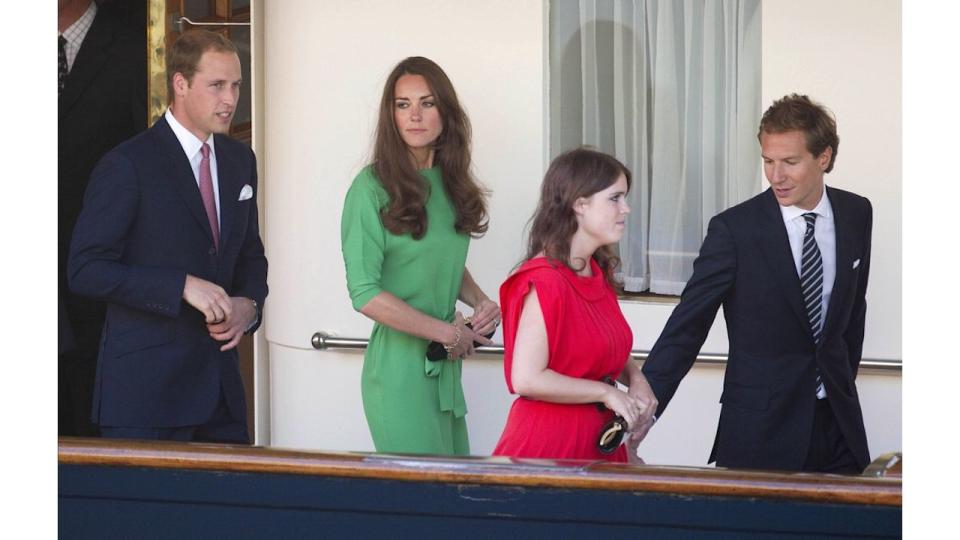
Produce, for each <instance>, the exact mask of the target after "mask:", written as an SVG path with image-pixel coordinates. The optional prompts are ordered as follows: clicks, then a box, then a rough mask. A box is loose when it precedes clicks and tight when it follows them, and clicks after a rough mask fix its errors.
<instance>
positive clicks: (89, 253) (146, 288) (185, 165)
mask: <svg viewBox="0 0 960 540" xmlns="http://www.w3.org/2000/svg"><path fill="white" fill-rule="evenodd" d="M214 148H215V151H216V153H217V171H218V177H219V183H220V224H221V225H220V251H219V252H217V251H216V250H214V248H213V236H212V233H211V231H210V225H209V222H208V221H207V217H206V214H205V212H204V209H203V202H202V200H201V198H200V190H199V189H198V187H197V182H196V180H195V177H194V175H193V171H192V170H191V168H190V163H189V161H188V160H187V157H186V155H185V154H184V152H183V149H182V147H181V146H180V143H179V141H178V140H177V138H176V136H175V135H174V133H173V131H172V130H171V129H170V126H169V125H168V124H167V122H166V120H165V119H163V118H161V119H160V120H158V121H157V123H156V124H154V125H153V127H151V128H150V129H149V130H147V131H146V132H144V133H142V134H140V135H138V136H136V137H134V138H133V139H131V140H129V141H127V142H125V143H123V144H121V145H120V146H118V147H117V148H116V149H114V150H113V151H111V152H109V153H108V154H107V155H106V156H104V158H103V159H102V160H101V161H100V163H98V164H97V167H96V169H95V170H94V172H93V176H92V178H91V181H90V186H89V187H88V188H87V194H86V197H85V198H84V205H83V211H82V212H81V214H80V218H79V219H78V220H77V226H76V229H75V230H74V236H73V242H72V244H71V249H70V261H69V274H70V287H71V289H72V290H73V291H74V292H76V293H78V294H83V295H86V296H90V297H93V298H98V299H101V300H104V301H106V302H107V304H108V305H107V318H106V322H105V324H104V330H103V338H102V342H101V347H100V355H99V360H98V365H97V381H96V388H95V394H94V405H93V419H94V421H95V422H97V423H99V424H101V425H105V426H138V427H172V426H186V425H197V424H201V423H203V422H205V421H206V420H208V419H209V417H210V414H211V413H212V412H213V409H214V407H215V406H216V404H217V400H218V398H219V396H220V390H221V388H222V389H223V392H224V394H225V396H226V399H227V403H228V406H229V408H230V410H231V412H232V413H233V416H234V418H236V419H238V420H243V419H245V418H246V414H245V407H244V397H243V384H242V382H241V379H240V372H239V369H238V365H237V364H238V360H237V352H236V349H232V350H230V351H227V352H220V350H219V348H220V346H221V343H218V342H216V341H214V340H213V339H212V338H211V337H210V335H209V334H208V332H207V328H206V325H205V324H204V318H203V315H202V314H201V313H200V312H199V311H198V310H196V309H194V308H193V307H192V306H190V305H188V304H187V303H186V302H184V301H182V294H183V286H184V282H185V279H186V275H187V274H191V275H194V276H197V277H199V278H202V279H205V280H208V281H211V282H214V283H216V284H218V285H220V286H221V287H223V288H224V289H225V290H226V291H227V293H228V294H229V295H230V296H242V297H247V298H252V299H253V300H256V302H257V303H258V305H260V306H263V302H264V299H265V298H266V296H267V282H266V279H267V260H266V258H265V257H264V254H263V244H262V242H261V240H260V231H259V226H258V223H257V203H256V197H257V196H256V193H257V172H256V160H255V157H254V155H253V152H252V151H251V150H250V149H249V148H248V147H246V146H244V145H243V144H241V143H239V142H237V141H235V140H233V139H231V138H229V137H226V136H223V135H215V141H214ZM245 185H249V186H250V187H251V188H252V190H253V196H252V197H250V198H249V199H246V200H244V201H239V200H238V199H239V197H240V193H241V190H242V189H243V187H244V186H245Z"/></svg>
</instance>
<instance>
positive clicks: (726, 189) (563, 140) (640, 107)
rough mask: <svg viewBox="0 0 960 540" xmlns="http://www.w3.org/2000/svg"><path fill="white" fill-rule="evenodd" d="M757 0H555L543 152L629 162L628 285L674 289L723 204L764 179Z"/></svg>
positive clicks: (624, 246) (624, 249) (624, 252)
mask: <svg viewBox="0 0 960 540" xmlns="http://www.w3.org/2000/svg"><path fill="white" fill-rule="evenodd" d="M759 120H760V0H554V1H553V2H551V6H550V150H551V154H552V155H554V156H555V155H557V154H559V153H561V152H563V151H565V150H568V149H570V148H574V147H576V146H580V145H584V144H586V145H592V146H595V147H597V148H599V149H600V150H602V151H605V152H608V153H610V154H613V155H615V156H616V157H617V158H618V159H620V160H621V161H623V163H624V164H625V165H626V166H627V167H629V168H630V170H631V171H632V172H633V187H632V189H631V190H630V195H629V203H630V205H631V208H632V210H633V211H632V213H631V215H630V217H629V221H628V225H627V233H626V234H625V235H624V238H623V240H622V241H621V243H620V257H621V259H622V261H623V266H622V268H621V270H622V275H621V276H620V277H621V278H622V279H623V281H624V284H625V286H626V289H627V290H628V291H645V290H649V291H650V292H653V293H659V294H672V295H678V294H680V292H681V291H682V290H683V286H684V284H685V283H686V281H687V279H689V278H690V275H691V274H692V273H693V260H694V259H695V258H696V256H697V253H698V251H699V248H700V243H701V242H702V240H703V237H704V235H705V234H706V228H707V223H708V222H709V220H710V218H711V217H713V216H714V215H715V214H717V213H718V212H720V211H722V210H724V209H726V208H728V207H730V206H732V205H734V204H736V203H738V202H741V201H743V200H745V199H747V198H749V197H750V196H752V195H755V194H756V193H758V192H759V191H760V188H761V184H762V181H761V176H760V151H759V146H758V144H757V139H756V129H757V125H758V124H759Z"/></svg>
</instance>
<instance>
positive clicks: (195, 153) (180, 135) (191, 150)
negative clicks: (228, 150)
mask: <svg viewBox="0 0 960 540" xmlns="http://www.w3.org/2000/svg"><path fill="white" fill-rule="evenodd" d="M163 116H164V118H166V119H167V123H168V124H170V129H172V130H173V134H174V135H176V136H177V140H178V141H180V146H181V147H182V148H183V153H184V154H186V155H187V159H188V160H190V168H191V169H193V179H194V180H195V181H196V182H197V189H199V188H200V160H201V159H203V154H202V153H201V152H200V148H202V147H203V143H204V142H206V143H207V144H209V145H210V177H211V178H212V179H213V199H214V202H216V205H217V225H218V226H219V225H220V181H219V179H218V177H217V150H216V148H215V147H214V146H213V134H212V133H211V134H210V136H209V137H207V140H206V141H201V140H200V139H198V138H197V137H196V135H194V134H193V133H190V131H189V130H187V128H185V127H183V125H182V124H181V123H180V122H177V119H176V118H175V117H174V116H173V113H172V112H170V109H167V112H166V113H164V115H163ZM221 228H222V227H221Z"/></svg>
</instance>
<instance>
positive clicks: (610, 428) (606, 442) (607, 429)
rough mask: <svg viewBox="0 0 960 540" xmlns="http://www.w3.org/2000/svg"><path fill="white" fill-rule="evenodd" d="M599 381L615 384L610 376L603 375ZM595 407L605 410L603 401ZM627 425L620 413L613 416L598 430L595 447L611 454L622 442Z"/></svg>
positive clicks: (603, 452)
mask: <svg viewBox="0 0 960 540" xmlns="http://www.w3.org/2000/svg"><path fill="white" fill-rule="evenodd" d="M600 382H603V383H606V384H609V385H610V386H616V385H617V383H616V382H614V380H613V379H612V378H610V377H604V378H603V380H602V381H600ZM597 408H598V409H600V410H601V411H605V410H607V408H606V406H604V404H603V403H597ZM628 427H629V426H628V425H627V421H626V420H624V419H623V417H622V416H620V415H617V416H615V417H614V418H613V420H610V421H609V422H607V423H606V424H604V425H603V429H601V430H600V436H599V437H597V449H599V450H600V453H602V454H612V453H613V451H614V450H616V449H617V448H618V447H619V446H620V443H621V442H623V436H624V435H626V434H627V429H628Z"/></svg>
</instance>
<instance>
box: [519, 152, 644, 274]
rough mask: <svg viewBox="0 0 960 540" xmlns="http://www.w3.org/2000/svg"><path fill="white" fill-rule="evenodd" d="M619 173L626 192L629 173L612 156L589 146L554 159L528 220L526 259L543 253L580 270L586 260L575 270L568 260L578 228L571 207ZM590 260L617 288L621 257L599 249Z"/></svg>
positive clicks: (607, 184)
mask: <svg viewBox="0 0 960 540" xmlns="http://www.w3.org/2000/svg"><path fill="white" fill-rule="evenodd" d="M621 174H622V175H623V176H625V177H626V179H627V189H630V185H631V176H630V170H629V169H627V167H626V166H625V165H624V164H623V163H620V161H618V160H617V159H616V158H615V157H613V156H610V155H608V154H604V153H603V152H600V151H598V150H595V149H593V148H589V147H580V148H576V149H574V150H569V151H567V152H564V153H563V154H560V155H559V156H557V158H556V159H554V160H553V163H551V164H550V168H548V169H547V174H546V175H545V176H544V177H543V184H542V185H541V186H540V202H539V203H538V204H537V210H536V211H535V212H534V213H533V217H532V218H530V222H531V226H530V238H529V242H528V244H527V257H526V259H527V260H529V259H532V258H534V257H536V256H537V254H539V253H540V252H541V251H542V252H544V254H545V255H546V257H547V259H549V260H550V261H551V262H553V263H558V262H560V263H563V264H565V265H566V266H567V267H568V268H570V269H571V270H573V271H574V272H576V271H578V270H582V269H583V267H584V266H585V265H586V264H588V263H587V261H581V262H582V264H580V267H579V268H577V267H574V266H573V265H572V264H571V263H572V262H573V261H571V260H570V241H571V239H572V238H573V235H574V233H576V232H577V227H578V225H577V216H576V214H575V213H574V211H573V206H574V204H575V203H576V202H577V199H579V198H581V197H589V196H591V195H593V194H594V193H597V192H598V191H603V190H604V189H607V188H608V187H610V186H612V185H613V184H614V183H615V182H616V181H617V178H619V177H620V175H621ZM593 259H594V260H595V261H597V264H598V265H599V266H600V268H601V269H602V270H603V275H604V277H605V278H606V279H607V283H609V284H610V285H611V286H612V287H613V288H614V289H619V288H620V283H619V282H618V281H617V280H616V279H615V278H614V277H613V272H614V270H615V269H616V268H617V266H619V265H620V258H619V257H617V256H616V254H615V253H614V251H613V249H612V248H611V247H610V246H601V247H600V248H599V249H597V251H595V252H594V253H593Z"/></svg>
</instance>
